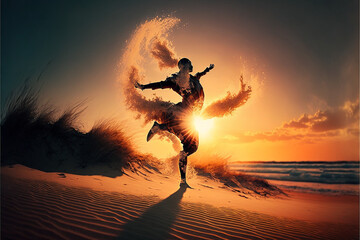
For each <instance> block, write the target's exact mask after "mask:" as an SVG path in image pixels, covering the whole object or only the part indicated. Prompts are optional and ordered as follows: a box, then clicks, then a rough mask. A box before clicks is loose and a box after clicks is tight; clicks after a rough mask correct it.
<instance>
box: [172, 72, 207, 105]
mask: <svg viewBox="0 0 360 240" xmlns="http://www.w3.org/2000/svg"><path fill="white" fill-rule="evenodd" d="M174 81H175V85H174V87H173V90H174V91H175V92H177V93H178V94H179V95H180V96H181V97H182V102H181V103H182V105H183V106H184V107H189V108H192V109H193V110H195V111H199V110H201V108H202V106H203V104H204V97H205V95H204V90H203V88H202V86H201V84H200V81H199V80H198V79H197V78H196V77H194V76H192V75H190V78H189V79H188V80H187V81H186V80H185V81H184V79H180V78H179V76H178V75H177V76H176V77H175V78H174Z"/></svg>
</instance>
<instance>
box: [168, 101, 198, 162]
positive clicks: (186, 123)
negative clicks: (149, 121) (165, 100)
mask: <svg viewBox="0 0 360 240" xmlns="http://www.w3.org/2000/svg"><path fill="white" fill-rule="evenodd" d="M161 122H162V124H166V126H167V128H168V130H169V132H171V133H173V134H175V135H176V136H177V137H178V138H179V139H180V141H181V143H182V144H183V148H184V151H185V152H187V153H188V155H190V154H192V153H194V152H196V150H197V148H198V146H199V134H198V132H197V131H196V129H195V126H194V121H193V112H192V110H191V109H189V108H186V107H183V105H182V104H181V103H177V104H173V105H171V106H170V107H169V108H168V109H167V110H166V111H165V112H164V113H163V114H162V117H161Z"/></svg>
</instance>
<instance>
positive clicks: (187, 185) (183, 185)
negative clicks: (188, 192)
mask: <svg viewBox="0 0 360 240" xmlns="http://www.w3.org/2000/svg"><path fill="white" fill-rule="evenodd" d="M180 188H192V187H190V185H189V184H187V182H186V180H185V179H181V181H180Z"/></svg>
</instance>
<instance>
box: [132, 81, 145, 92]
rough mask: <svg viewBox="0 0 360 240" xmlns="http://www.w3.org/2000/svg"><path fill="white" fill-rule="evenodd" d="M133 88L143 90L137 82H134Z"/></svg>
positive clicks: (142, 86)
mask: <svg viewBox="0 0 360 240" xmlns="http://www.w3.org/2000/svg"><path fill="white" fill-rule="evenodd" d="M134 86H135V88H139V89H141V90H144V85H142V84H140V83H138V82H135V84H134Z"/></svg>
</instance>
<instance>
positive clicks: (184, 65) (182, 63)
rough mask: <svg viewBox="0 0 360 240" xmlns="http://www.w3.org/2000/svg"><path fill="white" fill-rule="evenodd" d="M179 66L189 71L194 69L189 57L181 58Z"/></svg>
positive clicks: (181, 69) (182, 69)
mask: <svg viewBox="0 0 360 240" xmlns="http://www.w3.org/2000/svg"><path fill="white" fill-rule="evenodd" d="M178 67H179V69H180V71H189V72H192V71H193V66H192V64H191V61H190V60H189V59H187V58H182V59H180V61H179V62H178Z"/></svg>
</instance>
